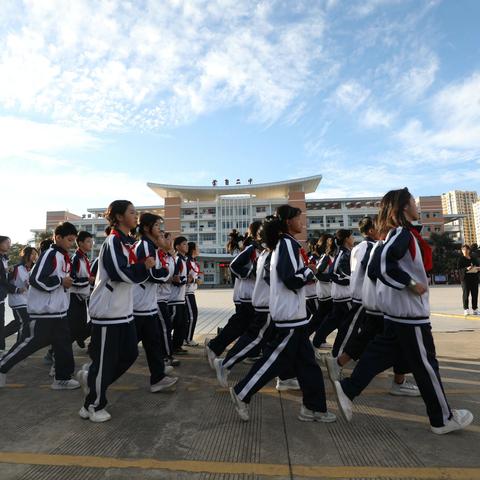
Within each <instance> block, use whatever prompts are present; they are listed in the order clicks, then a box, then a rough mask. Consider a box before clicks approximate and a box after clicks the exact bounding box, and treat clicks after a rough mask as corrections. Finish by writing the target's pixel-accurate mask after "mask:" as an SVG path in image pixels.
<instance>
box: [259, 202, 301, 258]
mask: <svg viewBox="0 0 480 480" xmlns="http://www.w3.org/2000/svg"><path fill="white" fill-rule="evenodd" d="M301 213H302V211H301V210H300V209H299V208H296V207H292V206H291V205H281V206H280V207H278V208H277V210H276V212H275V215H269V216H268V217H266V218H265V220H264V222H263V235H264V238H265V243H266V244H267V247H268V248H269V249H270V250H273V249H274V248H275V247H276V246H277V243H278V240H279V239H280V235H281V234H282V233H287V232H288V225H287V220H291V219H292V218H295V217H297V216H298V215H300V214H301Z"/></svg>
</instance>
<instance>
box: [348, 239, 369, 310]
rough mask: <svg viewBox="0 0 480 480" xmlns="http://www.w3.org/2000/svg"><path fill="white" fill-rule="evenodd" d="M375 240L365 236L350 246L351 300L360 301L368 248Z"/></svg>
mask: <svg viewBox="0 0 480 480" xmlns="http://www.w3.org/2000/svg"><path fill="white" fill-rule="evenodd" d="M374 243H375V240H373V239H371V238H369V237H366V238H365V240H363V241H362V242H360V243H359V244H358V245H355V246H354V247H353V248H352V253H351V255H350V272H351V273H350V292H351V293H350V294H351V297H352V302H355V303H362V288H363V280H364V279H365V272H366V269H367V263H368V259H369V257H370V250H371V249H372V247H373V245H374Z"/></svg>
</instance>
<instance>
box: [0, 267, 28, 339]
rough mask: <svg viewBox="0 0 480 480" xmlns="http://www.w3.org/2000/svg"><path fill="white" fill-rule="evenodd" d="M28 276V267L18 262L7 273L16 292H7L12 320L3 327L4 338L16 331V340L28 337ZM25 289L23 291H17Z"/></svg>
mask: <svg viewBox="0 0 480 480" xmlns="http://www.w3.org/2000/svg"><path fill="white" fill-rule="evenodd" d="M29 277H30V268H28V267H27V266H26V265H25V264H24V263H19V264H18V265H15V266H14V267H13V270H12V272H10V274H9V275H8V281H9V282H10V284H11V285H13V286H14V287H15V288H16V293H9V294H8V305H9V307H10V308H11V309H12V312H13V317H14V319H13V321H12V322H10V323H9V324H8V325H7V326H6V327H5V338H7V337H9V336H10V335H13V334H14V333H15V332H18V335H17V341H18V340H21V339H22V340H23V339H24V338H25V337H28V334H29V332H30V330H29V325H28V324H29V321H30V319H29V317H28V312H27V291H28V284H29ZM21 289H25V292H24V293H19V292H20V290H21Z"/></svg>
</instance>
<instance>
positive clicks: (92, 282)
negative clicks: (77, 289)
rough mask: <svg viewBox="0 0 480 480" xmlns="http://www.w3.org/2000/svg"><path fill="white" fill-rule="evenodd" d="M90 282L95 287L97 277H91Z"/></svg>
mask: <svg viewBox="0 0 480 480" xmlns="http://www.w3.org/2000/svg"><path fill="white" fill-rule="evenodd" d="M88 281H89V282H90V285H95V277H94V276H91V277H90V278H89V279H88Z"/></svg>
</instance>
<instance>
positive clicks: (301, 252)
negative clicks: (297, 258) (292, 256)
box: [300, 247, 310, 267]
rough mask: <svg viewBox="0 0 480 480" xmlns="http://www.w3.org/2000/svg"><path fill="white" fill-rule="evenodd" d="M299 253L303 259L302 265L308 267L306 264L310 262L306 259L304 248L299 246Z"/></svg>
mask: <svg viewBox="0 0 480 480" xmlns="http://www.w3.org/2000/svg"><path fill="white" fill-rule="evenodd" d="M300 255H301V256H302V259H303V265H304V266H305V267H308V265H309V264H310V262H309V261H308V254H307V252H306V251H305V249H304V248H303V247H302V248H300Z"/></svg>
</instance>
